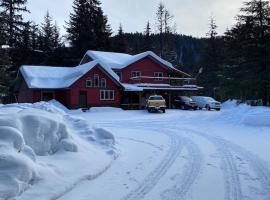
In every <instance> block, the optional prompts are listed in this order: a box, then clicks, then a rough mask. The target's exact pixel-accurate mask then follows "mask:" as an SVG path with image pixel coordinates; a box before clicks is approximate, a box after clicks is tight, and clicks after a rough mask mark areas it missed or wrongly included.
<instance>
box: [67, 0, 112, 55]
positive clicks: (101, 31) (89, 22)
mask: <svg viewBox="0 0 270 200" xmlns="http://www.w3.org/2000/svg"><path fill="white" fill-rule="evenodd" d="M100 4H101V3H100V2H99V0H74V3H73V13H71V14H70V20H69V22H68V23H67V27H66V30H67V33H68V34H67V39H68V40H69V41H70V42H71V45H72V47H73V48H74V50H75V51H76V52H77V53H78V55H81V54H83V53H85V51H87V50H89V49H106V48H109V46H110V40H109V37H110V35H111V29H110V26H109V25H108V20H107V17H106V16H104V14H103V11H102V9H101V7H100Z"/></svg>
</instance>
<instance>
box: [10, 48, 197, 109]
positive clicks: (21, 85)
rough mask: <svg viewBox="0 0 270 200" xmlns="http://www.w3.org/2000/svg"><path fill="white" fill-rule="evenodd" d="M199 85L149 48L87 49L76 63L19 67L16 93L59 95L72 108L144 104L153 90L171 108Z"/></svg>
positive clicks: (23, 97) (28, 99) (20, 98)
mask: <svg viewBox="0 0 270 200" xmlns="http://www.w3.org/2000/svg"><path fill="white" fill-rule="evenodd" d="M200 89H201V88H200V87H198V86H197V85H196V84H195V79H194V78H192V77H191V76H190V75H189V74H187V73H185V72H183V71H180V70H178V69H176V68H175V67H173V65H172V64H171V63H169V62H167V61H165V60H163V59H162V58H160V57H159V56H157V55H156V54H154V53H153V52H151V51H147V52H144V53H141V54H137V55H129V54H123V53H112V52H101V51H88V52H86V54H85V55H84V57H83V59H82V60H81V62H80V64H79V65H78V66H76V67H51V66H21V67H20V70H19V73H18V76H17V84H16V92H15V96H16V99H17V102H19V103H34V102H38V101H48V100H51V99H56V100H57V101H59V102H61V103H62V104H63V105H65V106H67V107H68V108H89V107H94V106H113V107H122V108H126V109H133V108H143V107H144V104H145V100H146V99H147V98H148V96H150V95H153V94H160V95H162V96H163V97H164V98H165V99H166V102H167V104H168V107H171V106H172V105H171V102H172V99H173V98H174V97H175V96H179V95H192V94H194V93H197V92H198V91H199V90H200Z"/></svg>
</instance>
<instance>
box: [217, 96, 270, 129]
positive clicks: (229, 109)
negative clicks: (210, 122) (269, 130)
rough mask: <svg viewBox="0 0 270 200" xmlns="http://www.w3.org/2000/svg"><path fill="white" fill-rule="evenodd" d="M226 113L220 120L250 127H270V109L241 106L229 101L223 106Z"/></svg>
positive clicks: (234, 101)
mask: <svg viewBox="0 0 270 200" xmlns="http://www.w3.org/2000/svg"><path fill="white" fill-rule="evenodd" d="M222 109H223V110H224V113H223V114H222V115H221V117H220V118H219V120H225V121H227V122H231V123H238V124H243V125H250V126H270V108H269V107H263V106H250V105H247V104H243V103H242V104H239V103H238V102H237V100H229V101H226V102H224V103H223V104H222Z"/></svg>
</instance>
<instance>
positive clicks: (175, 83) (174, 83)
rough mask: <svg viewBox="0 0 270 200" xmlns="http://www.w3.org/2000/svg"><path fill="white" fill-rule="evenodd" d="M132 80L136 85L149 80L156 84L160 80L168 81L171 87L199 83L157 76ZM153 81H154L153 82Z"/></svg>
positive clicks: (191, 80) (189, 79) (186, 79)
mask: <svg viewBox="0 0 270 200" xmlns="http://www.w3.org/2000/svg"><path fill="white" fill-rule="evenodd" d="M130 79H131V80H134V81H136V83H143V81H144V82H145V80H147V79H149V81H147V82H148V83H149V82H152V83H153V82H154V81H155V82H156V80H157V79H158V80H159V81H163V80H165V81H168V84H170V85H171V86H178V87H183V86H192V85H196V84H197V81H196V79H195V78H178V77H156V76H137V77H131V78H130ZM152 80H153V81H152Z"/></svg>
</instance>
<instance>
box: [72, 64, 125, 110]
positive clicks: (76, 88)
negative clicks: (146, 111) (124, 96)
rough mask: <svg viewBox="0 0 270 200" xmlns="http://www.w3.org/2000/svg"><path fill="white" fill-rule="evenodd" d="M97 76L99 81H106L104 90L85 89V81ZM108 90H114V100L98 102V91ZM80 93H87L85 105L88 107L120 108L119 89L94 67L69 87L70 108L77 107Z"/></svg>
mask: <svg viewBox="0 0 270 200" xmlns="http://www.w3.org/2000/svg"><path fill="white" fill-rule="evenodd" d="M95 74H97V75H99V80H101V78H105V79H106V88H100V87H99V88H94V87H91V88H87V87H86V79H87V78H92V79H93V77H94V75H95ZM102 89H109V90H114V100H100V90H102ZM80 91H86V92H87V105H88V106H90V107H91V106H117V107H119V106H120V89H119V88H118V86H117V85H116V83H115V82H113V81H112V80H111V78H109V77H108V76H107V74H105V73H104V72H103V71H102V70H101V69H100V68H99V67H97V66H96V67H94V68H93V69H92V70H90V71H89V72H88V73H86V74H85V75H84V76H83V77H81V78H80V79H79V80H78V81H76V82H75V83H74V84H73V85H72V86H71V87H70V107H73V108H76V107H79V94H80Z"/></svg>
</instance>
